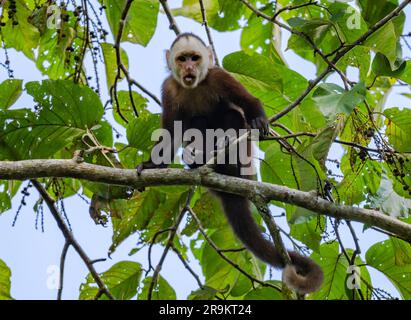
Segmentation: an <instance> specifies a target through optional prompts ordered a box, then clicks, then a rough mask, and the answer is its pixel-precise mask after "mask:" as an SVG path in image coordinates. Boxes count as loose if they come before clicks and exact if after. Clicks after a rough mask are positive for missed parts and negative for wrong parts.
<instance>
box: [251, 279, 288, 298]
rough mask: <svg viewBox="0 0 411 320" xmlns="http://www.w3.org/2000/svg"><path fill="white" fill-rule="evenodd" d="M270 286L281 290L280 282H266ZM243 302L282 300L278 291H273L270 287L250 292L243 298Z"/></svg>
mask: <svg viewBox="0 0 411 320" xmlns="http://www.w3.org/2000/svg"><path fill="white" fill-rule="evenodd" d="M267 283H271V284H272V285H274V286H276V287H278V288H279V289H281V287H282V283H281V282H280V281H272V280H270V281H267ZM244 300H284V297H283V294H282V292H281V291H280V290H275V289H273V288H270V287H263V286H259V287H257V288H256V289H254V290H251V291H250V292H249V293H247V294H246V295H245V297H244Z"/></svg>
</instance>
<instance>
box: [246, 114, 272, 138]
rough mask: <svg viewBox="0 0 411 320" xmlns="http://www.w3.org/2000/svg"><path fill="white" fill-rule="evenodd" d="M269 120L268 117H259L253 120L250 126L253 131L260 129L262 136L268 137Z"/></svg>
mask: <svg viewBox="0 0 411 320" xmlns="http://www.w3.org/2000/svg"><path fill="white" fill-rule="evenodd" d="M269 125H270V123H269V122H268V119H267V117H266V116H259V117H256V118H254V119H251V121H250V126H251V129H258V130H259V131H260V136H265V135H268V133H269V132H270V131H269Z"/></svg>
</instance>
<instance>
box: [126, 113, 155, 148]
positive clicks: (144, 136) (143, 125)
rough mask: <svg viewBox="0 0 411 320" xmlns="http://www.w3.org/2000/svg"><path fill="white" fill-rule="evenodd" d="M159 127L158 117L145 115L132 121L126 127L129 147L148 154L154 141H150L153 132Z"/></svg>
mask: <svg viewBox="0 0 411 320" xmlns="http://www.w3.org/2000/svg"><path fill="white" fill-rule="evenodd" d="M159 125H160V115H158V114H146V115H145V116H142V117H139V118H136V119H133V120H132V121H131V122H130V123H129V124H128V126H127V140H128V142H129V145H130V146H132V147H134V148H136V149H138V150H140V151H144V152H148V153H149V152H150V151H151V148H152V146H153V145H154V143H155V141H152V134H153V131H154V130H156V129H158V128H159Z"/></svg>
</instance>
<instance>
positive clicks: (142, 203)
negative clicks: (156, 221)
mask: <svg viewBox="0 0 411 320" xmlns="http://www.w3.org/2000/svg"><path fill="white" fill-rule="evenodd" d="M165 200H166V196H165V195H164V194H163V193H160V192H158V191H156V190H155V189H146V190H145V191H144V192H143V193H138V194H137V195H136V196H135V197H133V198H131V199H130V200H116V201H114V202H113V203H111V210H113V211H114V212H116V214H115V215H114V216H112V221H113V244H112V245H111V246H110V249H109V251H110V253H113V252H114V251H115V249H116V248H117V246H118V245H119V244H120V243H121V242H123V241H124V240H125V239H126V238H127V237H128V236H130V235H131V234H133V233H135V232H136V231H137V230H142V229H145V228H147V226H148V224H149V223H150V221H151V219H152V217H153V216H154V215H155V213H156V212H157V210H158V209H159V207H160V206H161V205H162V204H163V203H164V202H165ZM116 217H119V218H116Z"/></svg>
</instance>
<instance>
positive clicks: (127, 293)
mask: <svg viewBox="0 0 411 320" xmlns="http://www.w3.org/2000/svg"><path fill="white" fill-rule="evenodd" d="M142 273H143V270H142V267H141V264H139V263H137V262H133V261H120V262H118V263H116V264H115V265H113V266H112V267H111V268H110V269H108V270H107V271H105V272H103V273H102V274H101V275H100V276H101V280H102V281H103V283H104V284H105V285H106V286H107V288H108V290H109V291H110V292H111V294H112V295H113V296H114V297H115V298H116V299H118V300H129V299H131V298H132V297H134V296H135V295H136V294H137V288H138V286H139V284H140V279H141V275H142ZM98 292H99V288H98V287H97V285H96V283H95V282H94V279H93V277H92V276H91V274H89V275H88V276H87V279H86V283H83V284H82V285H81V286H80V297H79V298H80V299H81V300H93V299H94V298H95V297H96V296H97V293H98ZM100 299H102V300H107V299H108V297H107V296H106V295H105V294H103V295H101V297H100Z"/></svg>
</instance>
